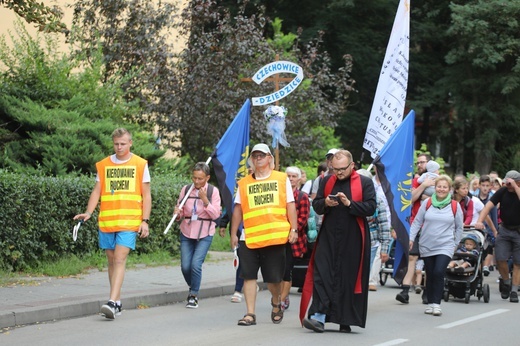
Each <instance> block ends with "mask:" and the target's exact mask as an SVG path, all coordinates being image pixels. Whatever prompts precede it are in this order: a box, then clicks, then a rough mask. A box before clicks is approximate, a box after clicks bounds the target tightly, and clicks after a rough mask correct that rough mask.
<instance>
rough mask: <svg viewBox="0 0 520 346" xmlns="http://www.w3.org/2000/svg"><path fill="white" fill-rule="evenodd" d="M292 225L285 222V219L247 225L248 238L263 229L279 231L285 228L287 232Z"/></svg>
mask: <svg viewBox="0 0 520 346" xmlns="http://www.w3.org/2000/svg"><path fill="white" fill-rule="evenodd" d="M290 227H291V225H290V224H289V222H287V221H285V222H283V221H281V222H270V223H267V224H261V225H257V226H251V227H247V231H246V238H248V237H249V235H250V234H251V235H254V233H258V232H262V231H266V230H273V231H277V230H279V229H280V230H283V229H285V232H287V233H289V228H290Z"/></svg>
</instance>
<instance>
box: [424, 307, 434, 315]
mask: <svg viewBox="0 0 520 346" xmlns="http://www.w3.org/2000/svg"><path fill="white" fill-rule="evenodd" d="M424 313H425V314H427V315H431V314H433V306H431V305H428V307H427V308H426V310H424Z"/></svg>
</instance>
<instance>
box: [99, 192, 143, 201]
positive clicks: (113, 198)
mask: <svg viewBox="0 0 520 346" xmlns="http://www.w3.org/2000/svg"><path fill="white" fill-rule="evenodd" d="M142 199H143V198H142V197H141V196H140V195H134V194H132V195H130V194H125V193H119V194H113V195H101V202H112V201H137V202H141V201H142Z"/></svg>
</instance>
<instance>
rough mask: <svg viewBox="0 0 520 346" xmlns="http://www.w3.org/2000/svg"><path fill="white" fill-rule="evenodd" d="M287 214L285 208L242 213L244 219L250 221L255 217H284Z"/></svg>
mask: <svg viewBox="0 0 520 346" xmlns="http://www.w3.org/2000/svg"><path fill="white" fill-rule="evenodd" d="M286 213H287V209H286V208H263V209H260V210H253V211H250V212H247V213H244V219H250V218H253V217H257V216H264V215H285V214H286Z"/></svg>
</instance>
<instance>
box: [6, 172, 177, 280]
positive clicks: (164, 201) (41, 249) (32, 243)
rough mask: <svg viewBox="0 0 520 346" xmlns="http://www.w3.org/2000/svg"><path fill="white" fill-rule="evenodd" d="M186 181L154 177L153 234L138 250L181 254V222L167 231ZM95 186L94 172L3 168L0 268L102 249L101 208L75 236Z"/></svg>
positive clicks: (14, 268) (27, 265)
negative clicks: (35, 172)
mask: <svg viewBox="0 0 520 346" xmlns="http://www.w3.org/2000/svg"><path fill="white" fill-rule="evenodd" d="M186 183H187V180H186V178H181V177H179V176H176V175H173V174H170V175H162V176H152V185H151V189H152V215H151V218H150V236H149V237H148V238H146V239H139V240H138V241H137V245H136V252H137V253H150V252H154V251H158V250H159V249H162V250H167V251H168V252H169V253H171V254H172V255H176V254H177V252H178V234H179V231H178V225H177V224H174V226H173V227H172V229H171V230H170V232H169V233H168V234H167V235H163V231H164V229H165V228H166V226H167V225H168V223H169V221H170V219H171V217H172V214H173V208H174V205H175V203H176V202H177V198H178V194H179V191H180V188H181V187H182V186H183V185H184V184H186ZM93 186H94V177H93V176H81V177H70V176H65V177H44V176H38V175H21V174H15V173H10V172H7V171H5V170H0V201H1V202H0V205H2V208H1V210H0V224H1V225H2V228H1V229H0V269H2V270H7V271H18V270H24V269H25V268H30V267H33V268H34V267H36V266H38V264H39V263H41V262H43V261H52V260H56V259H57V258H60V257H62V256H64V255H71V254H73V255H77V256H79V257H81V256H83V255H85V254H89V253H92V252H95V251H98V241H97V238H98V237H97V232H98V230H97V213H98V210H96V212H95V213H94V215H93V217H92V219H91V220H89V221H88V222H86V223H85V224H84V225H82V226H81V228H80V230H79V234H78V238H77V241H76V242H74V241H73V240H72V228H73V227H74V225H75V224H76V222H74V221H73V220H72V218H73V217H74V215H76V214H78V213H82V212H84V211H85V207H86V204H87V202H88V199H89V196H90V192H91V191H92V188H93Z"/></svg>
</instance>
